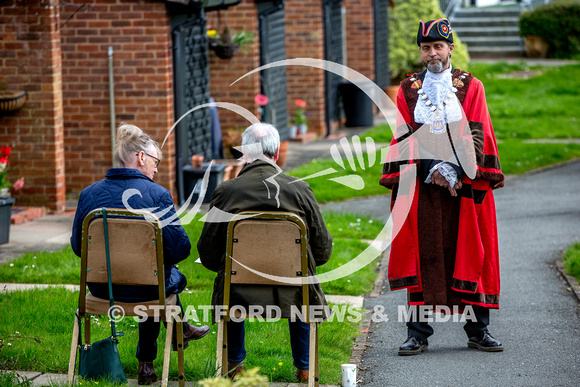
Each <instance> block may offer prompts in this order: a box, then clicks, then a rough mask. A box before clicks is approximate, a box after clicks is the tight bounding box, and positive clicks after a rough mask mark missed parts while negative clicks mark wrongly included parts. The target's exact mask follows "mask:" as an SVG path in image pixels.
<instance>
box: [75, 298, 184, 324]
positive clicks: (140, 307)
mask: <svg viewBox="0 0 580 387" xmlns="http://www.w3.org/2000/svg"><path fill="white" fill-rule="evenodd" d="M159 305H162V304H159V300H151V301H140V302H135V303H128V302H118V301H115V306H119V307H121V308H123V311H124V312H125V316H143V315H144V314H147V316H150V317H153V316H155V315H159V308H151V306H159ZM165 306H174V308H167V309H170V312H176V311H179V306H178V305H177V294H171V295H169V297H167V298H166V299H165ZM144 307H146V309H145V308H144ZM136 308H137V310H135V309H136ZM109 309H110V305H109V300H106V299H104V298H99V297H95V296H93V294H92V293H91V292H89V293H88V294H87V297H86V309H85V312H86V313H88V314H96V315H106V314H107V313H108V311H109ZM161 318H163V319H164V320H165V315H162V316H161Z"/></svg>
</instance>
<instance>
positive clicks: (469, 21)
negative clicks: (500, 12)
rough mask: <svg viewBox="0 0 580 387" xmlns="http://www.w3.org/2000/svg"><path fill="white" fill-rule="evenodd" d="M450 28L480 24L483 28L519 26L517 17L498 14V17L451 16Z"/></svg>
mask: <svg viewBox="0 0 580 387" xmlns="http://www.w3.org/2000/svg"><path fill="white" fill-rule="evenodd" d="M450 24H451V29H456V28H458V27H473V26H481V27H483V28H490V27H517V26H519V18H517V17H511V16H507V17H504V16H498V17H481V18H480V17H462V18H460V19H458V18H453V21H450Z"/></svg>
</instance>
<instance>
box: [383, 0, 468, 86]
mask: <svg viewBox="0 0 580 387" xmlns="http://www.w3.org/2000/svg"><path fill="white" fill-rule="evenodd" d="M393 4H394V7H393V8H390V9H389V61H390V64H389V65H390V70H391V80H392V82H391V84H393V85H396V84H398V83H399V81H401V80H402V79H404V78H405V77H406V76H407V74H410V73H414V72H419V71H422V69H423V61H422V60H421V55H420V53H419V48H418V47H417V29H418V28H419V20H421V19H423V20H424V21H428V20H435V19H439V18H441V17H445V14H443V11H441V8H439V1H438V0H394V1H393ZM451 31H452V32H453V42H454V43H455V49H454V50H453V54H452V56H451V63H452V66H453V67H454V68H459V69H461V70H467V63H468V62H469V54H468V53H467V47H466V46H465V45H464V44H462V43H461V41H460V40H459V37H458V36H457V34H456V33H455V32H454V31H453V24H451Z"/></svg>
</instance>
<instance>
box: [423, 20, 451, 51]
mask: <svg viewBox="0 0 580 387" xmlns="http://www.w3.org/2000/svg"><path fill="white" fill-rule="evenodd" d="M436 40H445V41H447V42H449V43H453V34H452V33H451V26H449V20H447V19H446V18H444V17H442V18H441V19H437V20H429V21H428V22H426V23H425V22H424V21H423V20H421V21H420V22H419V31H417V46H420V45H421V42H434V41H436Z"/></svg>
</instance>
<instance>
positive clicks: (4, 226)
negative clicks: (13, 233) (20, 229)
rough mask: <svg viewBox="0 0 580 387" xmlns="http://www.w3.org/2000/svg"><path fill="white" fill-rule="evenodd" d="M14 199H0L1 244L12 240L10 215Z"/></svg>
mask: <svg viewBox="0 0 580 387" xmlns="http://www.w3.org/2000/svg"><path fill="white" fill-rule="evenodd" d="M13 204H14V199H12V198H8V199H0V245H1V244H4V243H8V241H9V240H10V216H12V205H13Z"/></svg>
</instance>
